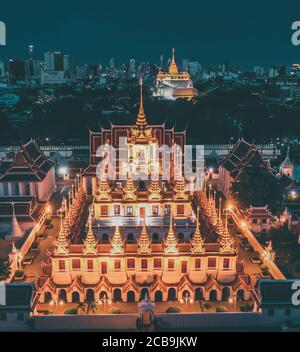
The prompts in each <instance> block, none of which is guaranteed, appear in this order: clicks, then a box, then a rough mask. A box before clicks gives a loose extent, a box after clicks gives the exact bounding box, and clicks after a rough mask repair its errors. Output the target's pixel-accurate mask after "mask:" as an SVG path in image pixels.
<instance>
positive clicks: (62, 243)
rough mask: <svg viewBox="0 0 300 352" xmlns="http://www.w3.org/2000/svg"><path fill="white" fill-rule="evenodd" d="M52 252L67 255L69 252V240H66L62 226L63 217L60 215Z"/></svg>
mask: <svg viewBox="0 0 300 352" xmlns="http://www.w3.org/2000/svg"><path fill="white" fill-rule="evenodd" d="M54 246H55V249H54V254H55V255H68V254H69V249H68V246H69V241H68V240H67V233H66V232H65V228H64V226H63V218H62V216H61V223H60V230H59V233H58V236H57V238H56V240H55V241H54Z"/></svg>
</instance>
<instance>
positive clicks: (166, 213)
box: [165, 205, 171, 215]
mask: <svg viewBox="0 0 300 352" xmlns="http://www.w3.org/2000/svg"><path fill="white" fill-rule="evenodd" d="M170 214H171V205H166V206H165V215H170Z"/></svg>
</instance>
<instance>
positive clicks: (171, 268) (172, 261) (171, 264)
mask: <svg viewBox="0 0 300 352" xmlns="http://www.w3.org/2000/svg"><path fill="white" fill-rule="evenodd" d="M174 268H175V263H174V259H168V269H169V270H174Z"/></svg>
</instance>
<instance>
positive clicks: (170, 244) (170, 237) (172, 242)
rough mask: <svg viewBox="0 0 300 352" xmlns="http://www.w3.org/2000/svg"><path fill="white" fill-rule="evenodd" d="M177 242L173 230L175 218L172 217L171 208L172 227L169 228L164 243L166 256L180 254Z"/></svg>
mask: <svg viewBox="0 0 300 352" xmlns="http://www.w3.org/2000/svg"><path fill="white" fill-rule="evenodd" d="M177 242H178V241H177V238H176V236H175V233H174V230H173V216H172V207H171V214H170V227H169V231H168V233H167V238H166V239H165V241H164V243H165V253H166V254H175V253H178V248H177Z"/></svg>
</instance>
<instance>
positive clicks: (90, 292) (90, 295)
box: [86, 288, 95, 302]
mask: <svg viewBox="0 0 300 352" xmlns="http://www.w3.org/2000/svg"><path fill="white" fill-rule="evenodd" d="M86 300H87V302H93V301H95V295H94V291H93V290H92V289H91V288H89V289H88V290H87V291H86Z"/></svg>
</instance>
